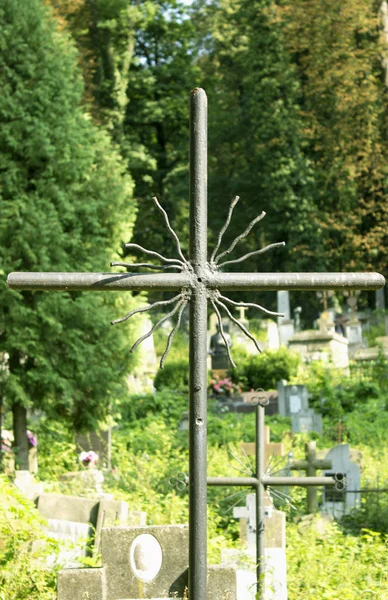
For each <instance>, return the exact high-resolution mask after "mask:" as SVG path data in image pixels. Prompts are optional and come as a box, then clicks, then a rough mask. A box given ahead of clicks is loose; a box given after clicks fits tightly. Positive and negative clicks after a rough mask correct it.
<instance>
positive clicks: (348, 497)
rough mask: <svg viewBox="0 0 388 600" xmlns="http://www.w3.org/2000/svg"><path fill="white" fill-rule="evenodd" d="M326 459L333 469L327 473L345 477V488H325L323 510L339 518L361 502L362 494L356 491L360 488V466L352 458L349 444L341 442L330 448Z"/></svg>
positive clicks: (327, 474) (326, 472) (326, 473)
mask: <svg viewBox="0 0 388 600" xmlns="http://www.w3.org/2000/svg"><path fill="white" fill-rule="evenodd" d="M326 460H328V461H330V462H331V469H330V471H328V470H327V471H325V475H326V476H328V477H330V475H331V473H333V472H335V473H341V474H342V475H343V477H344V482H345V489H344V490H343V491H338V490H336V489H335V488H333V489H330V490H329V489H325V490H324V495H323V505H322V507H321V510H322V512H326V513H328V514H330V515H332V516H333V517H334V518H336V519H339V518H340V517H342V516H343V515H346V514H349V512H350V511H351V510H352V509H354V508H356V507H357V506H359V505H360V503H361V495H360V494H359V493H355V491H357V490H359V489H360V468H359V466H358V465H357V464H356V463H354V462H352V461H351V460H350V447H349V444H340V445H338V446H335V447H334V448H332V449H331V450H329V452H328V453H327V455H326Z"/></svg>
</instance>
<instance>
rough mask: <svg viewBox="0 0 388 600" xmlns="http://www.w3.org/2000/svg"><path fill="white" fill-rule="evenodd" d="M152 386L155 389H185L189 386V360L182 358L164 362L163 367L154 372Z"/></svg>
mask: <svg viewBox="0 0 388 600" xmlns="http://www.w3.org/2000/svg"><path fill="white" fill-rule="evenodd" d="M154 386H155V387H156V389H157V390H162V389H163V388H169V389H170V390H179V391H185V390H187V389H188V387H189V361H188V360H186V359H182V360H175V361H173V362H170V363H168V364H166V366H165V367H164V369H159V371H158V372H157V373H156V377H155V381H154Z"/></svg>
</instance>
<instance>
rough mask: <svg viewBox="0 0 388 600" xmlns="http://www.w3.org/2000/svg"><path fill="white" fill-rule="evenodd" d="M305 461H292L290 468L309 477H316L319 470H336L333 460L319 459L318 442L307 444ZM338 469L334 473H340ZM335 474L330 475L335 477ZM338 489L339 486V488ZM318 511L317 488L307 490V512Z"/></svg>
mask: <svg viewBox="0 0 388 600" xmlns="http://www.w3.org/2000/svg"><path fill="white" fill-rule="evenodd" d="M304 449H305V459H304V460H290V461H289V468H290V469H291V470H293V471H306V476H307V477H316V475H317V470H320V471H324V470H325V469H332V468H333V469H334V466H333V465H332V463H331V460H330V459H328V458H326V460H320V459H318V458H317V443H316V441H315V440H314V441H311V442H307V444H305V447H304ZM338 472H340V471H338V469H335V470H334V473H338ZM334 473H330V476H333V474H334ZM337 487H338V486H337ZM317 510H318V502H317V488H316V487H309V488H307V511H308V512H309V513H315V512H317Z"/></svg>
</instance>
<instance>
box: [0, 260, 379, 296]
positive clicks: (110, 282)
mask: <svg viewBox="0 0 388 600" xmlns="http://www.w3.org/2000/svg"><path fill="white" fill-rule="evenodd" d="M202 269H203V267H202V265H201V270H202ZM200 277H201V276H200ZM202 282H203V283H205V284H206V286H207V287H209V288H210V289H218V290H220V291H225V290H232V291H233V290H234V291H247V290H248V291H249V290H250V291H274V290H285V289H287V290H305V291H309V290H310V291H314V290H343V289H352V290H377V289H380V288H382V287H384V285H385V279H384V277H383V275H380V273H210V272H209V271H207V270H206V269H205V272H204V273H202ZM7 283H8V285H9V287H10V288H12V289H14V290H17V289H20V290H53V291H55V290H57V291H66V290H78V291H87V290H89V291H93V290H94V291H104V290H116V291H124V290H132V291H140V290H161V291H175V290H180V289H182V288H185V287H187V288H190V289H193V288H195V287H196V286H197V284H198V279H197V278H195V277H193V274H192V273H188V272H183V273H169V274H167V273H144V274H141V275H139V274H136V273H22V272H20V273H10V274H9V275H8V278H7Z"/></svg>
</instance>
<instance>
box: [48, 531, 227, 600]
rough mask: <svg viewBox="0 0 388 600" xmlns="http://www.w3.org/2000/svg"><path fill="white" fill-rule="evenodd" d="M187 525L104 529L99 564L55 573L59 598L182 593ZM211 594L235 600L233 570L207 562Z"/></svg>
mask: <svg viewBox="0 0 388 600" xmlns="http://www.w3.org/2000/svg"><path fill="white" fill-rule="evenodd" d="M188 535H189V532H188V527H187V526H186V525H159V526H152V527H113V528H111V527H108V528H106V529H105V528H104V529H103V530H102V536H101V538H102V539H101V542H102V544H101V545H102V565H103V566H102V567H101V568H97V569H68V570H63V571H60V572H59V574H58V596H57V598H58V600H83V599H84V598H85V596H86V597H88V596H87V594H88V593H89V592H90V590H93V594H94V596H93V600H130V599H135V598H136V599H138V598H154V599H158V600H159V599H161V598H171V597H177V598H183V596H184V594H185V591H186V590H187V585H188V563H189V556H188ZM207 582H208V589H209V598H212V600H236V594H237V589H236V572H235V569H232V568H230V567H222V566H218V565H215V566H211V567H209V569H208V571H207Z"/></svg>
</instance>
